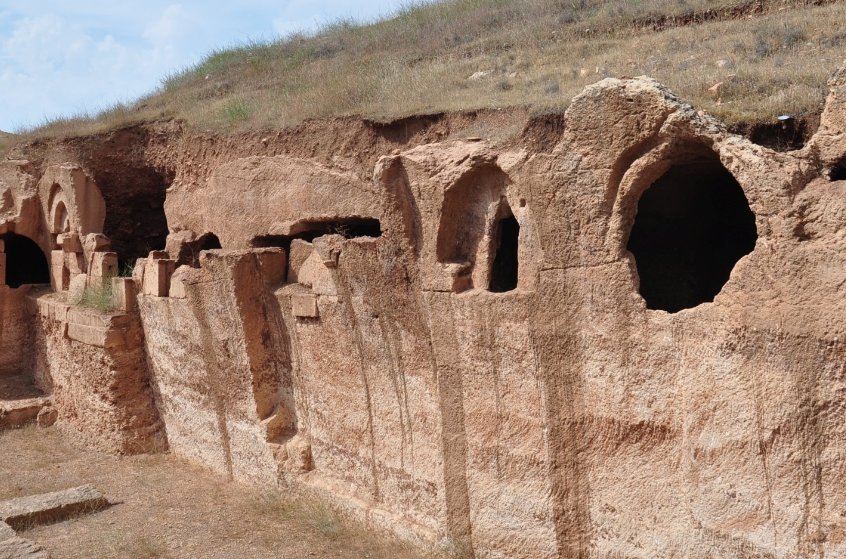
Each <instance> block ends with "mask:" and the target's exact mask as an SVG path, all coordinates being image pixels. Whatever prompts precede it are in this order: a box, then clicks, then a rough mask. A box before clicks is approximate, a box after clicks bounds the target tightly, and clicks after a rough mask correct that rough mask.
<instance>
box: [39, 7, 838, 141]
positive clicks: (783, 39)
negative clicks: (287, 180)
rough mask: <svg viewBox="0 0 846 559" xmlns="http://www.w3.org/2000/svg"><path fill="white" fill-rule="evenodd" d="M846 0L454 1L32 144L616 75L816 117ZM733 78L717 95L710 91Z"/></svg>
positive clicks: (176, 82)
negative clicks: (158, 123)
mask: <svg viewBox="0 0 846 559" xmlns="http://www.w3.org/2000/svg"><path fill="white" fill-rule="evenodd" d="M843 21H846V3H844V2H831V1H821V0H817V1H816V2H810V1H808V0H793V1H791V0H780V1H777V2H774V1H761V0H759V1H755V2H742V3H741V2H737V1H712V2H706V1H702V0H616V1H610V2H600V1H595V0H448V1H446V2H439V3H434V4H427V3H421V4H415V5H411V6H409V7H407V8H405V9H403V10H401V11H399V12H398V13H397V14H395V16H394V17H392V18H390V19H387V20H383V21H379V22H375V23H373V24H368V25H356V24H353V23H351V22H347V21H339V22H337V23H334V24H332V25H329V26H327V27H325V28H323V29H322V30H321V31H320V32H318V33H316V34H315V35H313V36H304V35H294V36H290V37H287V38H285V39H282V40H279V41H275V42H271V43H255V44H249V45H244V46H240V47H236V48H232V49H226V50H220V51H217V52H214V53H212V54H211V55H210V56H209V57H208V58H206V59H205V60H203V61H202V62H201V63H199V64H197V65H196V66H195V67H193V68H189V69H187V70H185V71H184V72H182V73H179V74H177V75H174V76H170V77H168V78H167V79H165V80H164V81H163V84H162V86H161V88H160V89H159V90H158V91H156V92H155V93H153V94H151V95H150V96H148V97H146V98H144V99H141V100H140V101H138V102H137V103H136V104H135V105H134V106H118V107H115V108H113V109H111V110H109V111H106V112H104V113H102V114H100V115H96V116H94V117H77V118H68V119H59V120H56V121H53V122H51V123H48V124H46V125H44V126H42V127H40V128H39V129H37V130H34V131H31V132H30V134H31V135H38V136H40V135H64V134H80V133H88V132H94V131H98V130H103V129H106V128H110V127H114V126H119V125H122V124H126V123H129V122H133V121H139V120H153V119H158V118H169V117H177V118H181V119H185V120H186V121H187V122H188V123H189V124H191V125H192V126H194V127H197V128H200V129H211V130H216V131H239V130H248V129H256V128H278V127H284V126H288V125H292V124H296V123H298V122H300V121H302V120H304V119H307V118H313V117H330V116H337V115H349V114H360V115H363V116H367V117H372V118H377V119H390V118H395V117H401V116H407V115H410V114H415V113H428V112H438V111H444V110H456V109H467V108H482V107H506V106H517V105H522V106H528V107H530V109H531V110H532V111H535V112H546V111H559V110H562V109H564V108H566V106H567V104H568V103H569V100H570V99H571V98H572V97H573V96H574V95H575V94H576V93H578V92H579V91H580V90H581V89H582V88H583V87H584V86H585V85H587V84H589V83H593V82H595V81H597V80H598V79H601V78H602V77H604V76H636V75H642V74H646V75H650V76H653V77H655V78H657V79H658V80H660V81H662V82H664V83H666V84H667V85H669V86H670V87H671V88H672V89H674V90H675V91H676V92H677V93H678V94H680V95H681V96H682V97H683V98H685V99H687V100H689V101H691V102H693V103H694V104H695V105H697V106H698V107H700V108H702V109H704V110H706V111H708V112H711V113H713V114H716V115H718V116H720V117H722V118H724V119H726V120H727V121H729V122H751V123H755V122H768V121H771V120H772V119H773V118H774V116H775V115H778V114H782V113H789V114H793V115H799V116H801V115H805V114H811V113H814V112H817V111H818V110H819V107H820V103H821V102H822V100H823V98H824V95H825V93H826V87H825V84H826V80H827V78H828V76H829V75H830V73H831V72H832V71H833V70H835V69H836V68H837V67H839V66H840V65H841V64H842V62H843V58H844V56H846V55H844V46H846V30H844V29H843V27H842V24H841V22H843ZM718 82H723V85H722V88H721V90H720V95H719V98H716V97H715V96H714V95H713V94H711V93H710V92H709V91H708V89H709V88H710V87H711V86H713V85H714V84H716V83H718Z"/></svg>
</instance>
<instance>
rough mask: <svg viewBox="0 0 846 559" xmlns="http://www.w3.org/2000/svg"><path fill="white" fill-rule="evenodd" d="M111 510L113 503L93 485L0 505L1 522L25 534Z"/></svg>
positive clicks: (0, 503)
mask: <svg viewBox="0 0 846 559" xmlns="http://www.w3.org/2000/svg"><path fill="white" fill-rule="evenodd" d="M108 506H109V502H108V501H107V500H106V498H105V497H103V495H102V494H101V493H100V492H99V491H98V490H97V489H96V488H95V487H94V486H93V485H82V486H80V487H74V488H73V489H65V490H64V491H56V492H55V493H45V494H43V495H31V496H28V497H20V498H18V499H11V500H9V501H4V502H0V520H2V521H3V522H5V523H6V524H8V525H9V526H11V527H12V528H14V529H15V530H21V529H24V528H28V527H31V526H35V525H38V524H48V523H51V522H58V521H60V520H65V519H67V518H71V517H73V516H76V515H79V514H85V513H90V512H95V511H98V510H102V509H104V508H106V507H108Z"/></svg>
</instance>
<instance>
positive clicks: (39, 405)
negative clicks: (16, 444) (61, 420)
mask: <svg viewBox="0 0 846 559" xmlns="http://www.w3.org/2000/svg"><path fill="white" fill-rule="evenodd" d="M51 408H52V399H51V398H50V396H39V397H37V398H27V399H25V400H0V431H2V430H4V429H15V428H18V427H23V426H24V425H27V424H29V423H35V422H36V421H38V419H39V414H41V412H42V410H47V412H49V410H50V409H51ZM47 412H45V413H47ZM53 421H55V417H51V418H45V419H44V421H39V424H42V426H45V427H46V426H49V425H51V424H52V422H53Z"/></svg>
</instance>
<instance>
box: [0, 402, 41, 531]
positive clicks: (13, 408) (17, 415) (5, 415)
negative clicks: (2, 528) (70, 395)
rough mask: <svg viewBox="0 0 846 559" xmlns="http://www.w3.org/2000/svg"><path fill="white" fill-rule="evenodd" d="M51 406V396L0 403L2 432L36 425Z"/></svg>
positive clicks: (0, 428)
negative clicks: (32, 424)
mask: <svg viewBox="0 0 846 559" xmlns="http://www.w3.org/2000/svg"><path fill="white" fill-rule="evenodd" d="M50 405H51V399H50V397H49V396H42V397H39V398H27V399H26V400H7V401H0V430H3V429H13V428H16V427H22V426H24V425H27V424H29V423H34V422H35V421H36V420H37V418H38V414H39V413H40V412H41V410H43V409H44V408H48V407H50ZM0 520H2V519H0Z"/></svg>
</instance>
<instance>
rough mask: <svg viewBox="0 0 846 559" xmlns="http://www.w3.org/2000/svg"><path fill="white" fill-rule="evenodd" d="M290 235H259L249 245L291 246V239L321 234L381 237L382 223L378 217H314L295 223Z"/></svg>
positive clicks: (309, 238)
mask: <svg viewBox="0 0 846 559" xmlns="http://www.w3.org/2000/svg"><path fill="white" fill-rule="evenodd" d="M292 229H293V232H292V233H291V234H290V235H260V236H257V237H255V238H253V240H252V242H251V243H250V245H251V246H252V247H254V248H271V247H276V248H283V249H285V250H288V249H289V248H291V241H292V240H294V239H301V240H303V241H308V242H309V243H310V242H312V241H313V240H314V239H316V238H317V237H322V236H323V235H340V236H342V237H344V238H345V239H357V238H359V237H373V238H376V237H381V236H382V225H381V224H380V223H379V220H378V219H374V218H370V217H347V218H338V219H326V220H322V219H314V220H306V221H302V222H300V223H297V224H296V226H294V227H292Z"/></svg>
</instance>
